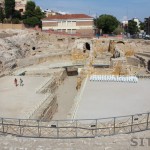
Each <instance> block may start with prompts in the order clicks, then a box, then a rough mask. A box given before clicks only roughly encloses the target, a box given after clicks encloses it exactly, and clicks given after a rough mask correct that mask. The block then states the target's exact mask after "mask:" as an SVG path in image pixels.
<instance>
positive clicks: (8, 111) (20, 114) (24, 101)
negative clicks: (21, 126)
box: [0, 76, 48, 119]
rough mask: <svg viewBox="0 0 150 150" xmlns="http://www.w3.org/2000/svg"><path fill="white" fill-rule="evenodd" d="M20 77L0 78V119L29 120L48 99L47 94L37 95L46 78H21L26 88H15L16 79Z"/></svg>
mask: <svg viewBox="0 0 150 150" xmlns="http://www.w3.org/2000/svg"><path fill="white" fill-rule="evenodd" d="M15 78H17V79H18V81H19V79H20V77H19V76H16V77H15V76H14V77H12V76H6V77H2V78H0V117H6V118H22V119H23V118H25V119H27V118H29V117H30V115H31V114H32V113H33V112H34V110H35V109H37V107H38V106H39V105H40V104H41V103H42V101H44V100H45V99H46V96H47V95H45V94H37V93H36V90H38V89H39V88H40V87H41V85H42V84H44V83H46V82H47V80H48V78H45V77H25V76H23V77H21V78H22V79H23V82H24V86H19V85H18V86H17V87H16V86H15V85H14V79H15Z"/></svg>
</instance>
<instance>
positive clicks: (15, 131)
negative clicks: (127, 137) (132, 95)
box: [0, 113, 150, 139]
mask: <svg viewBox="0 0 150 150" xmlns="http://www.w3.org/2000/svg"><path fill="white" fill-rule="evenodd" d="M149 116H150V113H144V114H137V115H131V116H123V117H114V118H102V119H87V120H86V119H82V120H80V119H78V120H57V121H50V122H41V121H39V120H31V119H30V120H29V119H9V118H8V119H6V118H0V132H1V133H3V134H11V135H15V136H21V137H32V138H33V137H35V138H55V139H59V138H94V137H100V136H110V135H116V134H128V133H134V132H139V131H144V130H149V129H150V117H149Z"/></svg>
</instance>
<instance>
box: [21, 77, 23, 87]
mask: <svg viewBox="0 0 150 150" xmlns="http://www.w3.org/2000/svg"><path fill="white" fill-rule="evenodd" d="M20 86H23V80H22V79H21V78H20Z"/></svg>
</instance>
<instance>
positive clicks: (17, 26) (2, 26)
mask: <svg viewBox="0 0 150 150" xmlns="http://www.w3.org/2000/svg"><path fill="white" fill-rule="evenodd" d="M0 29H2V30H5V29H18V30H23V29H25V27H24V25H23V24H2V23H0Z"/></svg>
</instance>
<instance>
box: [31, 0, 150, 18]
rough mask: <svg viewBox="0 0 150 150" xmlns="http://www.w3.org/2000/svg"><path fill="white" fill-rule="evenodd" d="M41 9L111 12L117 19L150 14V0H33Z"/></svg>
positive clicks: (71, 11)
mask: <svg viewBox="0 0 150 150" xmlns="http://www.w3.org/2000/svg"><path fill="white" fill-rule="evenodd" d="M34 1H35V2H36V4H37V5H39V6H40V7H42V8H43V9H52V10H55V11H64V12H68V13H86V14H88V15H91V16H96V14H97V16H98V15H101V14H112V15H114V16H116V17H117V18H118V20H120V21H122V20H126V18H128V19H132V18H133V17H137V18H139V19H140V20H141V21H143V20H144V18H145V17H148V16H150V0H34Z"/></svg>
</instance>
